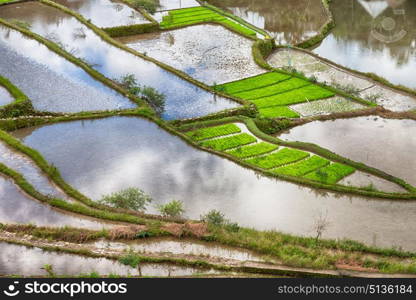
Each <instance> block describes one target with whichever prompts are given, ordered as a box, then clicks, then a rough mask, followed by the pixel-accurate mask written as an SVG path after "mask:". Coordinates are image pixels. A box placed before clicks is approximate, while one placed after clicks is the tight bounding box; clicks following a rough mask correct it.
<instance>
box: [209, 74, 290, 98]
mask: <svg viewBox="0 0 416 300" xmlns="http://www.w3.org/2000/svg"><path fill="white" fill-rule="evenodd" d="M289 78H290V76H289V75H286V74H282V73H278V72H268V73H263V74H260V75H257V76H253V77H249V78H245V79H242V80H238V81H233V82H228V83H225V84H221V85H218V86H216V87H215V88H216V89H217V90H223V91H224V92H225V93H228V94H230V95H235V94H236V93H240V92H244V91H249V90H253V89H257V88H260V87H264V86H269V85H271V84H276V83H278V82H280V81H283V80H287V79H289Z"/></svg>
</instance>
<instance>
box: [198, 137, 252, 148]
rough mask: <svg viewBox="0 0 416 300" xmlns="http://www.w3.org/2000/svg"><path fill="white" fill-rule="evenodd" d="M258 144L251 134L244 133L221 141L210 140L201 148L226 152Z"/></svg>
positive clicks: (202, 144) (203, 143)
mask: <svg viewBox="0 0 416 300" xmlns="http://www.w3.org/2000/svg"><path fill="white" fill-rule="evenodd" d="M255 142H257V140H256V138H255V137H253V136H252V135H250V134H247V133H242V134H237V135H233V136H229V137H225V138H221V139H215V140H208V141H205V142H202V143H201V146H203V147H207V148H211V149H213V150H217V151H224V150H227V149H231V148H235V147H238V146H243V145H247V144H251V143H255Z"/></svg>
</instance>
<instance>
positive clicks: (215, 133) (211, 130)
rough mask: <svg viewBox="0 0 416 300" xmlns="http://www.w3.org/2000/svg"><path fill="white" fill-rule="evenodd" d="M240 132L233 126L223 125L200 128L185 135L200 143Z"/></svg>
mask: <svg viewBox="0 0 416 300" xmlns="http://www.w3.org/2000/svg"><path fill="white" fill-rule="evenodd" d="M239 132H241V129H240V128H238V126H237V125H235V124H225V125H221V126H215V127H207V128H202V129H198V130H194V131H189V132H187V133H186V135H187V136H189V137H190V138H192V139H193V140H195V141H202V140H206V139H210V138H214V137H219V136H222V135H228V134H233V133H239Z"/></svg>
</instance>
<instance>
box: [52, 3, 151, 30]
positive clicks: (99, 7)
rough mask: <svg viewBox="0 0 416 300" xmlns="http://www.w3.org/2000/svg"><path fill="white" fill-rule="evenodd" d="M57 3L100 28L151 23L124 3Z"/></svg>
mask: <svg viewBox="0 0 416 300" xmlns="http://www.w3.org/2000/svg"><path fill="white" fill-rule="evenodd" d="M55 2H57V3H59V4H61V5H63V6H66V7H68V8H69V9H71V10H73V11H76V12H78V13H79V14H81V15H82V16H84V18H86V19H87V20H91V23H93V24H94V25H96V26H98V27H117V26H127V25H134V24H143V23H149V22H150V21H149V20H147V19H146V18H145V17H144V16H143V15H142V14H141V13H140V12H138V11H137V10H135V9H133V8H131V7H129V6H128V5H127V4H125V3H123V2H122V1H117V0H116V1H114V0H88V1H82V0H81V1H80V0H75V1H74V0H56V1H55Z"/></svg>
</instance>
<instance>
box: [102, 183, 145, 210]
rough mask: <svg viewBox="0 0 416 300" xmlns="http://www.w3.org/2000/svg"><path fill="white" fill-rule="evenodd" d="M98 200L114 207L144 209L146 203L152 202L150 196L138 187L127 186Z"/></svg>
mask: <svg viewBox="0 0 416 300" xmlns="http://www.w3.org/2000/svg"><path fill="white" fill-rule="evenodd" d="M99 202H100V203H102V204H107V205H110V206H113V207H116V208H125V209H133V210H137V211H145V210H146V205H147V204H148V203H151V202H152V198H151V197H150V196H149V195H147V194H146V193H145V192H143V191H142V190H140V189H138V188H128V189H125V190H122V191H120V192H116V193H112V194H110V195H106V196H104V197H102V199H101V200H100V201H99Z"/></svg>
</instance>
